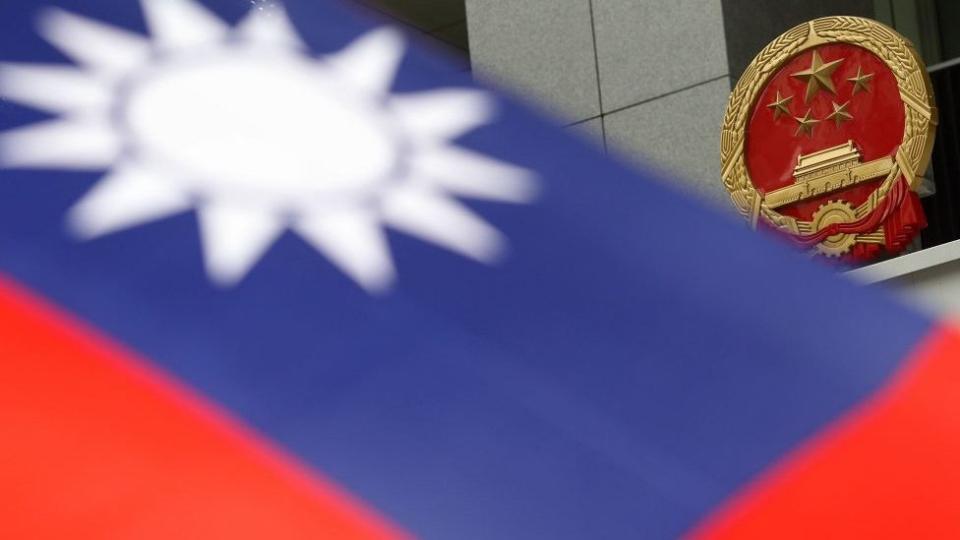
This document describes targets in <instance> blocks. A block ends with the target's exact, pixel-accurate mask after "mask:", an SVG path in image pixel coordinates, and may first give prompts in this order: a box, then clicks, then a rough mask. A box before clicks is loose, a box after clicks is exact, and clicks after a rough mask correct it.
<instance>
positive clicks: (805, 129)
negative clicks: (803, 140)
mask: <svg viewBox="0 0 960 540" xmlns="http://www.w3.org/2000/svg"><path fill="white" fill-rule="evenodd" d="M793 118H794V120H796V121H797V132H796V133H794V135H800V134H801V133H806V134H807V136H808V137H813V126H814V125H815V124H817V123H819V122H820V121H819V120H817V119H816V118H810V109H807V114H805V115H803V117H800V116H794V117H793Z"/></svg>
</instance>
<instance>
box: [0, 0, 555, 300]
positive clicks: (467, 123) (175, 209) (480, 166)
mask: <svg viewBox="0 0 960 540" xmlns="http://www.w3.org/2000/svg"><path fill="white" fill-rule="evenodd" d="M141 4H142V6H143V10H144V13H145V18H146V20H147V23H148V27H149V28H150V33H151V38H152V39H146V38H143V37H140V36H138V35H135V34H131V33H130V32H126V31H123V30H119V29H116V28H113V27H110V26H107V25H104V24H102V23H99V22H95V21H91V20H89V19H85V18H83V17H79V16H76V15H71V14H68V13H66V12H62V11H58V10H49V11H46V12H45V14H44V16H43V17H42V19H41V32H42V33H43V35H44V36H45V37H46V38H47V39H48V40H49V41H50V42H51V43H53V44H54V45H56V46H57V47H59V48H60V49H62V50H63V51H64V52H66V53H67V54H68V55H69V56H71V57H72V58H73V59H75V60H76V61H77V62H78V63H79V66H77V68H76V69H74V68H72V67H71V68H67V67H62V68H61V67H52V66H39V65H11V64H0V97H7V98H9V99H12V100H15V101H18V102H20V103H23V104H25V105H28V106H34V107H38V108H41V109H44V110H47V111H50V112H53V113H58V114H61V115H62V116H61V118H59V119H56V120H52V121H48V122H45V123H39V124H34V125H30V126H25V127H21V128H17V129H14V130H11V131H7V132H5V133H0V166H4V167H44V168H50V167H54V168H67V169H84V170H86V169H97V170H105V171H107V172H106V174H105V175H104V177H103V178H102V179H101V180H100V181H99V182H98V183H97V184H96V185H95V186H94V187H93V188H92V189H90V191H89V192H88V193H87V194H85V195H84V196H83V197H82V198H81V199H80V200H79V201H77V202H76V203H75V205H74V206H73V207H72V208H71V209H70V211H69V212H68V215H67V224H68V225H69V228H70V230H71V231H73V233H74V234H75V235H76V236H77V237H79V238H81V239H92V238H96V237H100V236H103V235H107V234H112V233H117V232H119V231H122V230H126V229H129V228H133V227H136V226H139V225H143V224H145V223H148V222H152V221H156V220H160V219H163V218H165V217H167V216H170V215H173V214H176V213H179V212H183V211H188V210H195V211H196V212H197V221H198V225H199V229H200V231H199V233H200V239H201V242H200V244H201V248H202V251H203V261H204V267H205V269H206V272H207V274H208V276H209V278H210V279H211V281H213V282H214V283H216V284H219V285H222V286H231V285H234V284H236V283H238V282H239V281H241V280H242V279H243V278H244V277H245V276H246V275H247V273H248V272H249V271H250V270H251V269H252V268H253V267H254V266H255V265H256V264H257V262H258V261H259V260H260V259H261V258H262V257H264V256H265V254H266V253H267V252H268V251H269V250H270V247H271V246H272V245H273V244H274V243H275V242H276V241H277V239H278V238H279V237H280V235H282V234H283V233H284V232H285V231H287V230H292V231H293V232H294V233H296V234H298V235H299V236H300V237H302V238H303V239H304V240H305V241H306V242H307V243H308V244H309V245H310V246H312V247H313V248H314V249H316V250H317V251H318V252H320V253H321V254H322V255H323V256H325V257H326V258H327V259H328V260H329V261H331V263H332V264H334V265H335V266H336V267H337V268H338V269H339V270H340V271H342V272H343V273H344V274H345V275H346V276H348V277H349V278H351V279H352V280H353V281H354V282H356V283H357V284H358V285H359V286H360V287H362V288H363V289H365V290H367V291H368V292H370V293H380V292H384V291H386V290H388V289H389V288H390V287H391V285H392V284H393V283H394V282H395V281H396V276H397V271H396V269H395V267H394V261H393V257H392V254H391V249H390V245H389V242H388V241H387V236H386V232H385V227H392V228H394V229H396V230H398V231H400V232H404V233H406V234H409V235H411V236H414V237H416V238H419V239H421V240H424V241H426V242H430V243H433V244H435V245H437V246H439V247H442V248H445V249H448V250H450V251H452V252H454V253H458V254H460V255H463V256H466V257H469V258H472V259H475V260H477V261H480V262H485V263H491V264H492V263H495V262H497V261H498V260H499V258H500V257H501V256H502V254H503V253H504V251H505V247H506V239H505V237H504V236H503V235H502V234H501V233H500V232H499V231H498V230H497V229H496V228H494V227H493V226H492V225H491V224H489V223H487V222H486V221H485V220H484V219H483V218H482V217H481V216H480V215H478V214H477V213H475V212H473V211H471V210H470V209H468V208H467V207H466V206H464V205H463V204H461V203H460V202H458V201H457V199H456V198H455V196H463V197H472V198H480V199H488V200H492V201H499V202H510V203H529V202H532V201H533V200H534V198H535V196H536V194H537V192H538V189H537V188H538V185H537V182H536V180H535V178H534V177H533V175H532V174H531V173H530V172H529V171H527V170H525V169H522V168H520V167H517V166H515V165H511V164H508V163H505V162H502V161H500V160H497V159H494V158H492V157H490V156H486V155H483V154H479V153H477V152H474V151H470V150H466V149H463V148H458V147H457V146H455V145H454V143H453V141H454V139H457V138H458V137H460V136H461V135H464V134H465V133H467V132H469V131H471V130H473V129H475V128H476V127H478V126H480V125H483V124H485V123H487V122H489V121H490V120H491V118H492V116H493V114H494V108H495V103H494V100H493V98H492V97H490V96H489V95H487V94H485V93H483V92H480V91H476V90H467V89H440V90H435V91H423V92H416V93H411V94H404V95H399V96H398V95H394V94H392V93H391V91H390V90H391V87H392V85H393V81H394V78H395V77H396V73H397V70H398V68H399V66H400V62H401V60H402V57H403V50H404V46H403V40H402V38H401V36H400V34H399V33H398V32H396V31H394V30H389V29H381V30H375V31H372V32H369V33H367V34H366V35H364V36H362V37H360V38H358V39H356V40H355V41H353V42H352V43H351V44H349V45H347V46H346V47H345V48H344V49H343V50H341V51H340V52H338V53H335V54H333V55H328V56H325V57H322V58H319V59H317V58H313V57H312V56H311V55H310V54H309V51H307V50H306V49H307V47H306V45H305V43H304V42H303V41H302V40H301V39H300V36H299V35H297V32H296V30H295V27H294V25H293V24H292V23H291V21H290V20H289V19H288V18H287V14H286V12H285V11H284V10H283V9H282V8H280V7H279V6H276V7H274V8H273V9H270V10H263V11H261V10H256V9H254V10H251V12H250V14H249V15H248V16H247V17H245V18H244V19H243V21H241V23H240V24H238V25H237V26H236V27H233V28H231V27H229V26H228V25H227V24H226V23H224V22H223V21H221V20H220V19H219V18H218V17H216V16H215V15H214V14H213V13H212V12H210V11H208V10H207V9H206V8H205V7H203V6H202V5H200V4H199V3H197V2H195V1H194V0H141ZM153 50H161V51H162V52H164V54H161V55H154V54H152V52H151V51H153ZM143 73H148V74H149V75H148V76H143V75H142V74H143Z"/></svg>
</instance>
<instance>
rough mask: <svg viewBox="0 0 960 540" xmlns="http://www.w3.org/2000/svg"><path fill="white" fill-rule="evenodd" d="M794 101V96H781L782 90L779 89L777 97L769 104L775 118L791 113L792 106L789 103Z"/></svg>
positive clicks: (768, 106)
mask: <svg viewBox="0 0 960 540" xmlns="http://www.w3.org/2000/svg"><path fill="white" fill-rule="evenodd" d="M791 101H793V96H787V97H780V91H779V90H777V97H776V99H774V100H773V101H771V102H770V103H769V104H768V105H767V108H768V109H773V119H774V120H776V119H778V118H780V117H781V116H783V115H785V114H786V115H788V116H789V115H790V108H789V107H787V105H789V104H790V102H791Z"/></svg>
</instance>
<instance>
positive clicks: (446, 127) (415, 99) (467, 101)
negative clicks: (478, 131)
mask: <svg viewBox="0 0 960 540" xmlns="http://www.w3.org/2000/svg"><path fill="white" fill-rule="evenodd" d="M390 106H391V107H392V108H393V111H394V113H395V114H396V115H397V118H399V120H400V121H401V122H403V124H404V125H405V126H406V127H407V128H409V129H410V130H411V131H412V132H413V133H416V134H418V135H420V136H421V137H424V138H426V139H428V140H431V141H433V140H437V139H442V140H450V139H456V138H457V137H459V136H460V135H463V134H464V133H467V132H468V131H471V130H473V129H475V128H476V127H477V125H479V124H482V123H484V122H485V121H486V119H488V118H489V117H490V116H491V114H492V111H493V103H492V101H491V100H490V96H489V94H486V93H485V92H481V91H479V90H459V89H454V90H451V89H444V90H430V91H427V92H419V93H417V94H415V95H412V96H399V97H395V98H393V99H391V100H390Z"/></svg>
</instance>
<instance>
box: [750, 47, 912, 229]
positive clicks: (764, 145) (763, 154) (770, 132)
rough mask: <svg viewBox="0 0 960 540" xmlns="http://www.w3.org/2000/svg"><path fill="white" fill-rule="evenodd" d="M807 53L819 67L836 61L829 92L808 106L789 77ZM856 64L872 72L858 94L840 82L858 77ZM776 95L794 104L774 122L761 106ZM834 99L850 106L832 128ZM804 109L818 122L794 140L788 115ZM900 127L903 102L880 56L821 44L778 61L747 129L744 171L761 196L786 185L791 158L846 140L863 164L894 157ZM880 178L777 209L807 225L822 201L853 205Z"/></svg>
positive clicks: (800, 84)
mask: <svg viewBox="0 0 960 540" xmlns="http://www.w3.org/2000/svg"><path fill="white" fill-rule="evenodd" d="M814 50H815V51H817V53H818V54H819V55H820V58H821V60H822V61H823V63H828V62H832V61H834V60H840V59H842V60H843V61H842V62H841V63H840V64H839V65H838V66H837V68H836V70H835V71H834V72H833V74H832V80H833V85H834V88H835V89H836V94H833V93H831V92H829V91H828V90H826V89H820V90H818V91H817V93H816V94H815V95H814V96H813V97H811V99H810V102H809V103H804V96H805V95H806V90H807V82H806V81H805V80H803V79H801V78H798V77H793V76H792V74H793V73H796V72H798V71H804V70H806V69H809V68H810V65H811V63H812V58H813V51H814ZM858 67H860V68H861V69H862V70H863V73H864V74H869V73H873V78H872V79H871V80H870V83H869V91H863V90H860V91H858V92H857V93H856V95H854V94H853V90H854V84H853V83H852V82H850V81H848V80H847V79H849V78H851V77H855V76H856V75H857V68H858ZM777 91H779V92H780V95H781V97H786V96H793V100H792V101H791V102H790V103H789V104H788V107H789V109H790V115H781V116H780V118H777V119H774V113H773V110H772V109H770V108H768V107H767V105H768V104H770V103H771V102H773V101H775V99H776V96H777ZM834 101H835V102H837V103H838V104H841V105H842V104H843V103H845V102H847V101H849V102H850V104H849V105H848V106H847V112H849V113H850V114H852V115H853V118H852V119H851V120H849V121H846V122H843V123H842V124H840V126H839V127H837V126H836V124H835V123H834V121H833V120H832V119H831V120H827V115H829V114H830V113H831V112H833V107H832V103H833V102H834ZM808 109H809V110H810V111H811V118H816V119H817V120H820V122H819V123H818V124H816V125H815V126H814V128H813V136H812V137H810V136H808V135H806V134H803V133H801V134H799V135H796V131H797V124H798V123H797V121H796V119H795V118H794V117H796V116H799V117H802V116H803V115H804V114H805V113H806V112H807V110H808ZM903 126H904V109H903V101H902V100H901V99H900V91H899V88H898V86H897V79H896V77H894V75H893V72H892V71H890V69H889V68H888V67H887V65H886V64H885V63H884V62H883V61H882V60H880V58H878V57H877V56H876V55H874V54H873V53H871V52H870V51H868V50H866V49H864V48H862V47H858V46H856V45H850V44H847V43H834V44H829V45H821V46H819V47H816V48H814V49H808V50H806V51H804V52H802V53H800V54H798V55H797V56H795V57H793V58H792V59H791V60H790V61H788V62H787V63H786V64H784V65H783V67H781V68H780V70H779V71H778V72H777V73H776V74H775V75H774V76H773V77H771V78H770V80H769V81H768V82H767V85H766V87H764V89H763V91H762V92H761V93H760V97H759V98H758V99H757V101H756V103H755V104H754V108H753V113H752V115H751V117H750V121H749V123H748V125H747V134H746V165H747V170H748V171H749V173H750V178H751V180H752V181H753V185H754V186H755V187H756V188H757V189H758V190H760V192H762V193H769V192H770V191H773V190H775V189H778V188H782V187H785V186H789V185H791V184H793V169H794V167H795V166H796V164H797V157H798V156H800V155H801V154H809V153H811V152H815V151H817V150H823V149H824V148H830V147H832V146H837V145H839V144H843V143H845V142H847V141H848V140H852V141H853V142H854V145H855V146H856V147H857V149H858V150H860V156H861V160H862V161H863V162H864V163H865V162H867V161H871V160H874V159H877V158H880V157H883V156H894V155H895V154H896V151H897V149H898V148H899V146H900V143H901V142H902V140H903ZM880 180H882V178H879V179H877V180H875V181H871V182H867V183H864V184H860V185H858V186H855V187H852V188H848V189H846V190H844V191H841V192H834V193H828V194H825V195H821V196H819V197H816V198H813V199H808V200H806V201H801V202H798V203H795V204H791V205H788V206H784V207H782V208H778V209H777V211H778V212H780V213H782V214H784V215H788V216H791V217H794V218H798V219H802V220H805V221H809V220H810V219H811V217H812V216H813V213H814V212H816V210H817V208H818V207H819V206H820V205H821V204H823V203H825V202H827V201H828V200H837V199H838V198H841V197H842V198H843V200H845V201H848V202H850V203H851V204H852V205H853V206H854V207H856V206H858V205H860V204H862V203H863V202H864V201H866V200H867V197H869V196H870V194H871V193H872V192H873V191H874V190H875V189H877V187H878V186H879V184H880Z"/></svg>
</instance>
